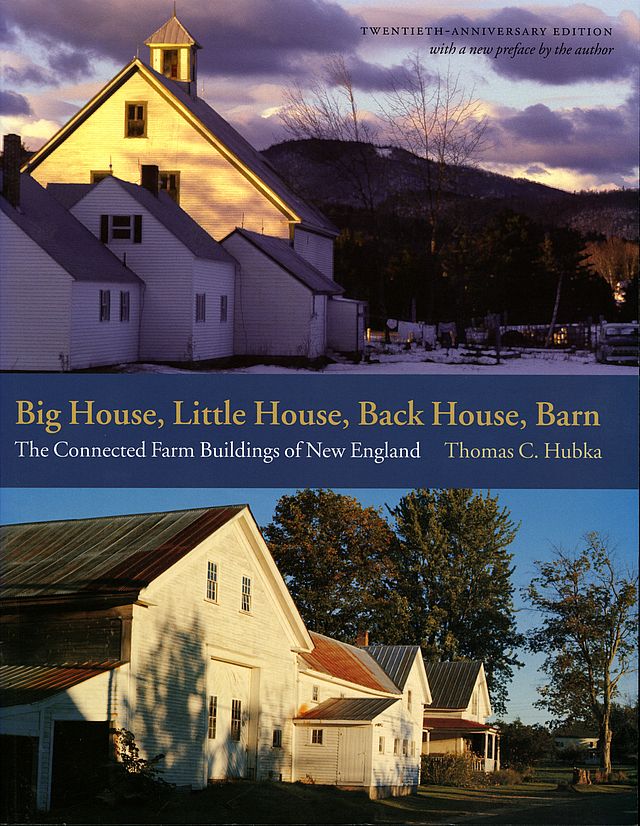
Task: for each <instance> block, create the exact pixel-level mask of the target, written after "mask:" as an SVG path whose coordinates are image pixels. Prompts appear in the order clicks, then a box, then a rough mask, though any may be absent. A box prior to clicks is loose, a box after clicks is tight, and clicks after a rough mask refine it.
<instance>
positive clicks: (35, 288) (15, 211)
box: [0, 135, 143, 370]
mask: <svg viewBox="0 0 640 826" xmlns="http://www.w3.org/2000/svg"><path fill="white" fill-rule="evenodd" d="M7 138H8V140H7V139H5V143H4V162H5V163H4V172H3V178H2V196H0V248H1V249H2V254H1V256H0V328H1V329H2V335H1V338H0V369H2V370H78V369H84V368H89V367H97V366H102V365H108V364H113V363H114V362H116V363H117V362H119V361H136V360H137V358H138V334H139V316H140V306H141V298H142V286H143V285H142V282H141V280H140V279H139V278H138V276H137V275H136V274H135V273H134V272H133V271H132V270H131V269H129V268H128V267H127V266H126V265H125V264H123V263H122V261H120V260H119V259H118V258H117V257H116V256H115V255H114V254H113V253H112V252H110V251H109V250H108V249H107V248H106V247H105V246H103V245H102V244H101V243H100V241H98V240H97V239H96V238H95V237H94V236H93V235H92V234H91V233H90V232H89V230H87V229H86V228H85V227H84V226H83V225H82V224H81V223H80V222H79V221H78V220H76V219H75V218H74V217H73V215H71V214H70V213H69V212H67V210H66V209H64V208H63V207H62V206H61V205H60V204H59V203H58V202H57V201H56V199H55V198H54V197H53V196H52V195H51V194H50V193H48V192H46V190H44V189H43V188H42V187H41V186H40V184H38V183H37V182H36V181H34V180H32V179H31V178H29V176H28V175H20V174H19V171H18V163H17V156H18V154H19V151H20V139H19V138H18V136H17V135H10V136H7ZM12 158H13V162H12V161H11V159H12Z"/></svg>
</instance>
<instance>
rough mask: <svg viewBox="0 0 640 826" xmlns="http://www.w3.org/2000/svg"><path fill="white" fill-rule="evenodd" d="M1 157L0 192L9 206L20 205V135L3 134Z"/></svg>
mask: <svg viewBox="0 0 640 826" xmlns="http://www.w3.org/2000/svg"><path fill="white" fill-rule="evenodd" d="M3 152H4V155H3V157H2V194H3V195H4V197H5V198H6V199H7V201H9V203H10V204H11V206H14V207H17V206H19V205H20V156H21V141H20V135H5V136H4V141H3Z"/></svg>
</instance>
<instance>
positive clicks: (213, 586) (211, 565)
mask: <svg viewBox="0 0 640 826" xmlns="http://www.w3.org/2000/svg"><path fill="white" fill-rule="evenodd" d="M207 599H210V600H212V601H213V602H217V601H218V565H217V563H215V562H207Z"/></svg>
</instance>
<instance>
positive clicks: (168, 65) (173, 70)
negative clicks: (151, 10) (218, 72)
mask: <svg viewBox="0 0 640 826" xmlns="http://www.w3.org/2000/svg"><path fill="white" fill-rule="evenodd" d="M145 44H146V45H147V46H148V47H149V62H150V64H151V68H152V69H155V70H156V72H160V74H162V75H164V76H165V77H168V78H170V79H171V80H175V81H177V82H179V83H184V84H185V88H186V91H187V92H188V94H190V95H191V96H194V97H195V96H196V94H197V80H198V77H197V71H198V70H197V59H196V57H197V55H196V53H197V50H198V49H201V48H202V46H201V45H200V44H199V43H198V41H197V40H196V39H195V37H193V36H192V35H191V34H190V33H189V32H188V31H187V29H186V28H185V27H184V26H183V25H182V23H181V22H180V21H179V20H178V18H177V17H176V7H175V5H174V7H173V15H172V16H171V17H170V18H169V19H168V20H167V22H166V23H165V24H164V25H163V26H160V28H159V29H158V30H157V31H155V32H154V33H153V34H152V35H151V37H148V38H147V39H146V40H145Z"/></svg>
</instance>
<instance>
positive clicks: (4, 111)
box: [0, 89, 31, 115]
mask: <svg viewBox="0 0 640 826" xmlns="http://www.w3.org/2000/svg"><path fill="white" fill-rule="evenodd" d="M30 114H31V106H30V105H29V101H28V100H27V99H26V97H25V96H24V95H19V94H17V93H16V92H5V91H4V90H3V89H0V115H30Z"/></svg>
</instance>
